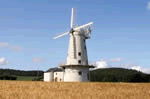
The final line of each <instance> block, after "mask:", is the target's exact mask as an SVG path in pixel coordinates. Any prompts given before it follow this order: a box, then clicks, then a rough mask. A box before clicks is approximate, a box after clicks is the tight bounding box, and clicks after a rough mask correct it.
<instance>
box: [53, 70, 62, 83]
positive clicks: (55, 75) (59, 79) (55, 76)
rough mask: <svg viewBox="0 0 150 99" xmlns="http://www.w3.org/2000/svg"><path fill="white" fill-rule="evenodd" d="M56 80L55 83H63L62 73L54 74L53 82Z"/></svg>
mask: <svg viewBox="0 0 150 99" xmlns="http://www.w3.org/2000/svg"><path fill="white" fill-rule="evenodd" d="M56 78H57V82H63V81H64V72H62V71H61V72H54V80H55V79H56Z"/></svg>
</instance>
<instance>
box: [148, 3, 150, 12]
mask: <svg viewBox="0 0 150 99" xmlns="http://www.w3.org/2000/svg"><path fill="white" fill-rule="evenodd" d="M147 9H148V10H150V2H148V4H147Z"/></svg>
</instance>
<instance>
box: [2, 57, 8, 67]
mask: <svg viewBox="0 0 150 99" xmlns="http://www.w3.org/2000/svg"><path fill="white" fill-rule="evenodd" d="M6 64H8V61H7V60H6V59H5V58H4V57H1V58H0V65H6Z"/></svg>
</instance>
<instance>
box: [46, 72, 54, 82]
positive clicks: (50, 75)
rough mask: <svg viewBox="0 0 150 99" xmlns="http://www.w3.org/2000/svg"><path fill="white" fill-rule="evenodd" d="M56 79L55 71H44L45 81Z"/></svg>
mask: <svg viewBox="0 0 150 99" xmlns="http://www.w3.org/2000/svg"><path fill="white" fill-rule="evenodd" d="M53 80H54V73H53V72H46V73H44V81H46V82H50V81H53Z"/></svg>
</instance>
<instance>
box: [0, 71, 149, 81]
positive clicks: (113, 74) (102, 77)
mask: <svg viewBox="0 0 150 99" xmlns="http://www.w3.org/2000/svg"><path fill="white" fill-rule="evenodd" d="M51 70H56V69H55V68H50V69H49V70H48V71H51ZM38 73H39V74H38ZM43 73H44V71H23V70H14V69H0V76H3V75H9V76H17V80H32V79H33V78H35V77H36V76H37V75H38V76H40V79H42V78H43ZM90 74H91V76H90V78H91V81H92V82H150V74H144V73H142V72H138V71H136V70H130V69H123V68H104V69H96V70H93V71H90Z"/></svg>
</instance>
